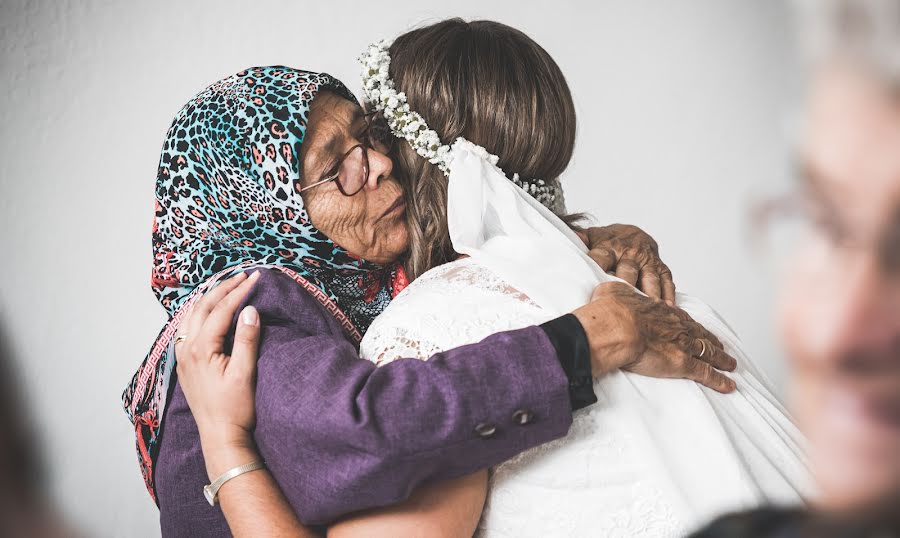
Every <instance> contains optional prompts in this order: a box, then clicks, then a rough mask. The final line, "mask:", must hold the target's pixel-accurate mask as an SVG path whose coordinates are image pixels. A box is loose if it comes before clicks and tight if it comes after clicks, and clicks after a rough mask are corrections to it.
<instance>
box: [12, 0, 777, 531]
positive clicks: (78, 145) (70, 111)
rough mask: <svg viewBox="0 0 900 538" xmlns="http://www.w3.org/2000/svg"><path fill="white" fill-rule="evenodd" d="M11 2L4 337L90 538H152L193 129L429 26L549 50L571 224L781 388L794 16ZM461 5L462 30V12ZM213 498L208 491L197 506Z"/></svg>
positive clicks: (754, 11)
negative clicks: (198, 99) (145, 475)
mask: <svg viewBox="0 0 900 538" xmlns="http://www.w3.org/2000/svg"><path fill="white" fill-rule="evenodd" d="M440 5H441V7H436V6H437V4H434V6H429V5H428V3H426V2H421V1H405V2H399V1H398V2H389V1H382V2H375V3H370V4H367V5H366V6H365V8H363V7H362V4H360V6H359V7H357V6H356V5H353V4H351V2H320V3H315V4H314V3H312V2H289V1H274V0H272V1H254V2H249V1H248V2H238V1H234V0H227V1H226V0H217V1H212V0H209V1H202V2H188V1H182V2H174V1H159V0H157V1H154V2H124V1H123V2H109V1H103V2H101V1H81V2H62V1H61V2H54V1H50V0H47V1H43V2H38V1H30V2H26V1H24V0H2V3H0V58H2V60H0V61H2V73H3V75H2V83H0V84H2V85H0V95H2V96H3V99H4V101H3V104H2V107H0V126H2V148H3V149H2V151H3V153H2V155H3V158H2V159H0V189H2V190H0V227H2V230H3V232H2V237H0V241H2V243H0V247H2V250H0V251H2V252H3V254H4V256H5V260H4V263H2V264H0V282H2V284H0V313H2V315H3V318H4V320H5V323H6V324H7V325H8V328H9V333H10V334H11V335H12V338H13V344H14V347H15V349H16V351H17V353H18V357H19V358H20V359H21V361H20V362H21V369H22V371H23V375H24V377H25V379H26V381H27V389H28V392H29V394H30V400H31V403H32V404H33V410H34V414H35V416H36V419H37V420H38V422H39V424H40V427H41V431H42V432H43V436H44V439H45V441H46V446H47V450H48V452H49V461H50V463H51V464H52V469H53V475H52V476H53V477H54V483H53V488H54V490H53V491H54V493H55V494H56V496H57V498H58V500H59V502H60V503H61V506H62V507H63V508H64V510H65V511H66V512H67V514H68V515H69V516H70V517H71V518H73V520H74V521H76V522H77V523H78V524H79V525H80V526H81V527H82V528H84V529H86V530H87V531H88V532H89V534H94V535H98V536H128V537H139V536H154V535H156V534H158V530H157V524H156V518H157V511H156V509H155V507H154V506H153V505H152V503H151V502H150V499H149V497H148V496H147V494H146V493H145V492H144V489H143V486H142V483H141V480H140V474H139V472H138V469H137V466H136V461H135V455H134V453H133V448H132V446H133V438H132V434H133V432H132V429H131V427H130V426H129V423H128V422H127V421H126V419H125V416H124V414H123V413H122V411H121V410H120V405H119V395H120V393H121V391H122V388H123V387H124V386H125V384H126V382H127V381H128V380H129V379H130V376H131V374H132V372H133V371H134V369H135V367H136V366H137V364H138V363H139V362H140V360H141V359H142V357H143V356H144V353H145V352H146V350H147V348H148V346H149V345H150V343H151V341H152V340H153V338H154V336H155V335H156V333H157V330H158V329H159V327H160V326H161V323H162V322H163V319H164V316H163V313H162V309H161V308H160V307H159V306H158V305H157V303H156V302H155V300H154V298H153V296H152V294H151V293H150V291H149V287H148V281H149V275H150V261H151V257H150V240H149V239H150V237H149V232H150V222H151V218H152V208H153V183H154V179H155V172H156V165H157V159H158V152H159V149H160V147H161V143H162V141H163V135H164V133H165V131H166V128H167V127H168V125H169V122H170V120H171V118H172V116H173V115H174V113H175V112H176V111H177V110H178V108H179V107H180V106H181V105H182V104H183V103H184V102H185V101H186V100H187V99H188V98H189V97H191V96H192V95H193V94H194V93H195V92H197V91H199V90H200V89H202V88H203V87H205V86H206V85H207V84H208V83H210V82H212V81H214V80H216V79H218V78H220V77H222V76H225V75H228V74H231V73H233V72H236V71H238V70H239V69H241V68H244V67H249V66H253V65H263V64H275V63H283V64H286V65H290V66H294V67H301V68H307V69H313V70H326V71H329V72H331V73H332V74H334V75H336V76H338V77H339V78H342V79H343V80H345V81H346V82H347V83H348V85H350V86H351V87H354V88H355V87H357V86H358V82H357V79H356V75H357V67H356V64H355V62H354V59H355V58H356V57H357V55H358V53H359V52H360V51H361V50H362V49H363V47H364V46H365V45H366V44H367V43H368V42H369V41H371V40H374V39H375V38H379V37H385V36H388V37H389V36H393V35H396V34H397V33H399V32H401V31H403V30H404V29H406V28H409V27H410V26H412V25H414V24H416V23H419V22H421V21H423V20H436V19H439V18H443V17H446V16H451V15H460V16H464V17H467V18H474V17H483V18H491V19H496V20H500V21H503V22H505V23H508V24H511V25H514V26H517V27H519V28H521V29H523V30H524V31H526V32H527V33H529V34H530V35H531V36H532V37H534V38H535V39H536V40H537V41H538V42H540V43H541V44H542V45H544V46H545V47H546V48H547V49H548V50H549V51H550V53H551V54H552V55H553V56H554V57H555V58H556V59H557V61H558V62H559V63H560V65H561V66H562V68H563V71H564V72H565V73H566V74H567V76H568V78H569V82H570V84H571V86H572V90H573V92H574V94H575V96H576V99H577V102H578V109H579V110H578V111H579V119H580V131H579V137H580V139H579V143H578V150H577V152H576V157H575V159H574V163H573V165H572V167H571V169H570V173H569V174H568V176H567V178H566V182H567V183H566V188H567V193H568V194H567V199H568V200H569V205H570V208H571V209H577V210H587V211H590V212H592V213H594V214H595V215H596V216H597V217H598V218H599V219H600V220H601V221H602V222H631V223H637V224H639V225H641V226H643V227H644V228H645V229H646V230H648V231H649V232H651V233H652V234H653V235H654V236H655V237H656V238H657V239H658V240H659V243H660V244H661V245H662V253H663V255H664V258H665V259H666V260H667V261H668V263H669V264H670V266H671V267H672V269H673V271H674V273H675V276H676V279H677V283H678V285H679V289H681V290H684V291H690V292H691V293H693V294H696V295H699V296H701V297H704V298H706V299H707V300H708V301H709V302H710V303H712V304H713V305H714V306H715V307H717V308H718V309H719V310H720V311H721V313H723V314H724V315H725V316H726V318H728V319H729V320H730V321H731V322H732V323H733V325H734V326H735V328H736V329H737V330H738V331H739V332H740V333H742V335H743V336H744V338H745V340H746V343H747V345H748V347H749V348H750V350H751V351H752V352H753V353H754V354H755V355H756V356H757V357H759V359H760V361H761V362H762V363H763V365H764V366H765V367H766V369H767V370H768V371H769V372H771V373H772V374H773V377H775V378H776V380H777V381H778V383H779V384H781V383H783V369H782V367H781V365H780V360H781V358H780V357H781V356H780V354H779V352H778V351H776V350H777V346H776V345H775V343H774V340H773V338H772V334H771V331H770V327H771V322H770V316H769V311H770V308H771V295H772V294H771V291H770V286H769V284H768V283H767V282H766V278H767V277H766V274H765V273H763V272H762V265H760V264H759V263H756V262H755V261H754V260H753V259H752V257H751V255H750V252H749V251H748V249H747V248H746V246H745V244H744V242H743V235H742V231H743V226H742V224H743V222H745V220H744V216H745V208H746V203H747V201H748V198H749V196H750V195H751V194H753V193H761V192H767V191H771V190H773V189H775V188H777V187H778V186H779V185H780V184H781V183H782V182H784V181H785V177H786V172H785V170H786V167H785V165H784V162H785V152H786V151H785V143H784V138H783V136H782V135H781V125H782V123H781V120H780V118H781V117H782V115H783V113H784V112H785V111H786V110H787V108H788V105H789V101H790V94H791V90H792V87H793V79H794V76H793V75H792V73H793V67H792V64H791V62H790V54H789V44H788V39H787V36H786V32H787V30H786V27H787V23H786V21H785V13H784V12H783V10H784V7H783V6H782V5H781V4H780V3H776V2H772V1H759V0H692V1H687V0H685V1H682V2H663V1H657V2H653V1H650V0H629V1H619V2H614V1H612V0H606V1H594V2H590V3H587V2H585V3H583V4H579V3H576V2H567V1H555V2H549V3H548V2H537V1H534V2H523V1H508V2H491V3H488V2H484V1H477V0H457V1H456V2H449V3H441V4H440ZM448 5H455V6H456V7H447V6H448ZM199 494H200V492H199V491H198V495H199Z"/></svg>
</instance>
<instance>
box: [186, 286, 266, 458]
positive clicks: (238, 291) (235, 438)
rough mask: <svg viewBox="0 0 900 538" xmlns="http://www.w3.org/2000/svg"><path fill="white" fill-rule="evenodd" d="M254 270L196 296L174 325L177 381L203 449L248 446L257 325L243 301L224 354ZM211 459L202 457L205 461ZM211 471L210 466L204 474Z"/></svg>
mask: <svg viewBox="0 0 900 538" xmlns="http://www.w3.org/2000/svg"><path fill="white" fill-rule="evenodd" d="M258 276H259V273H258V272H257V273H254V274H253V275H250V276H249V277H248V276H247V275H246V273H242V274H239V275H237V276H235V277H232V278H230V279H228V280H226V281H224V282H222V283H221V284H219V285H218V286H216V287H215V288H213V289H212V290H211V291H209V292H208V293H207V294H206V295H205V296H204V297H203V298H201V299H200V300H198V301H197V302H196V303H195V304H194V305H193V306H192V307H191V309H190V311H188V312H187V313H186V314H185V317H184V319H182V321H181V323H180V325H179V329H178V333H179V335H183V336H184V338H183V339H177V340H180V341H177V343H176V344H175V354H176V357H177V361H178V366H177V372H178V382H179V384H180V385H181V389H182V390H183V391H184V395H185V398H187V401H188V405H189V406H190V408H191V413H192V414H193V415H194V419H195V420H196V422H197V428H198V429H199V431H200V438H201V442H202V445H203V451H204V454H205V455H210V456H211V455H212V454H208V452H209V451H218V452H220V451H231V452H233V451H234V450H236V449H241V448H243V449H248V450H252V447H253V435H252V434H253V428H254V426H255V424H256V406H255V402H254V398H255V394H256V359H257V346H258V343H259V330H260V324H259V313H258V312H257V311H256V309H255V308H253V307H252V306H248V307H246V308H244V310H243V311H241V315H240V320H239V321H238V325H237V328H236V330H235V335H234V346H233V347H232V350H231V355H230V356H229V355H226V354H225V339H226V336H227V334H228V332H229V329H230V328H231V324H232V320H233V318H234V314H235V312H236V311H237V308H238V306H240V304H241V302H242V301H243V300H244V298H245V297H246V296H247V293H249V292H250V290H251V288H252V287H253V284H254V283H255V282H256V280H258ZM214 459H215V458H211V457H207V460H208V461H207V464H208V465H209V461H213V460H214ZM219 459H221V458H219ZM217 461H218V460H217ZM241 463H246V462H241ZM217 472H218V470H211V471H210V475H211V476H215V475H216V473H217Z"/></svg>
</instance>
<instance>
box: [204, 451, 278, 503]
mask: <svg viewBox="0 0 900 538" xmlns="http://www.w3.org/2000/svg"><path fill="white" fill-rule="evenodd" d="M265 468H266V463H265V462H263V461H254V462H252V463H245V464H244V465H239V466H237V467H235V468H233V469H229V470H227V471H225V472H224V473H222V475H221V476H219V478H216V479H215V480H214V481H213V483H212V484H207V485H205V486H203V496H204V497H206V500H207V501H209V505H210V506H215V505H216V503H218V502H219V488H221V487H222V485H223V484H224V483H225V482H228V481H229V480H231V479H232V478H235V477H237V476H241V475H242V474H244V473H249V472H250V471H256V470H258V469H265Z"/></svg>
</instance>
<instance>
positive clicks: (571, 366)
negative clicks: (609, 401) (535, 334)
mask: <svg viewBox="0 0 900 538" xmlns="http://www.w3.org/2000/svg"><path fill="white" fill-rule="evenodd" d="M541 329H543V330H544V332H545V333H546V334H547V338H549V339H550V343H552V344H553V347H554V348H555V349H556V355H557V358H558V359H559V363H560V365H561V366H562V369H563V371H564V372H565V373H566V378H568V380H569V401H570V402H571V403H572V411H575V410H576V409H581V408H582V407H587V406H589V405H591V404H594V403H597V395H596V394H595V393H594V379H593V376H592V374H591V352H590V347H588V340H587V335H586V334H585V332H584V327H582V326H581V322H580V321H578V318H576V317H575V316H574V315H573V314H566V315H565V316H561V317H558V318H556V319H553V320H550V321H548V322H547V323H544V324H542V325H541Z"/></svg>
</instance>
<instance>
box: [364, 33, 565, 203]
mask: <svg viewBox="0 0 900 538" xmlns="http://www.w3.org/2000/svg"><path fill="white" fill-rule="evenodd" d="M389 47H390V43H389V42H387V41H385V40H381V41H377V42H375V43H373V44H371V45H369V48H368V49H366V51H365V52H364V53H363V54H362V55H361V56H360V57H359V63H360V64H361V65H362V82H363V92H364V93H365V99H366V102H367V103H368V104H369V105H370V106H373V107H375V109H376V110H379V111H381V113H382V114H383V115H384V119H385V121H386V122H387V124H388V127H390V128H391V132H392V133H393V134H394V136H396V137H397V138H404V139H406V141H407V142H409V145H410V146H412V148H413V149H414V150H416V153H418V154H419V155H421V156H422V157H424V158H426V159H428V162H430V163H431V164H434V165H437V167H438V168H439V169H440V170H441V172H443V173H444V175H445V176H449V175H450V164H451V161H452V160H453V154H452V153H451V149H452V148H451V147H450V146H448V145H447V144H444V143H443V142H441V139H440V137H439V136H438V134H437V133H436V132H435V131H434V130H432V129H431V128H429V127H428V124H427V123H426V122H425V118H423V117H422V116H421V115H420V114H419V113H418V112H415V111H412V110H410V109H409V103H408V102H407V100H406V94H405V93H403V92H398V91H397V90H396V89H395V88H394V81H393V80H391V77H390V73H389V70H390V66H391V55H390V54H389V53H388V48H389ZM459 141H466V140H465V139H464V138H462V137H460V138H458V139H457V142H459ZM466 142H467V141H466ZM472 145H473V146H475V144H472ZM475 147H476V148H478V150H479V151H478V152H479V153H480V154H481V156H482V157H484V158H485V159H487V160H488V162H490V163H491V164H493V165H495V166H496V165H497V162H498V161H499V160H500V158H499V157H497V156H496V155H492V154H491V153H489V152H488V151H487V150H485V149H484V148H482V147H480V146H475ZM512 182H513V183H515V184H516V185H518V186H519V187H521V188H522V189H523V190H524V191H525V192H527V193H528V194H529V195H531V196H532V197H533V198H534V199H535V200H537V201H538V202H540V203H541V204H543V205H545V206H547V207H551V206H552V205H553V202H554V201H555V200H556V197H557V194H558V190H559V187H557V186H556V185H551V184H549V183H547V182H545V181H544V180H542V179H531V180H524V179H520V178H519V174H513V177H512Z"/></svg>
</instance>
